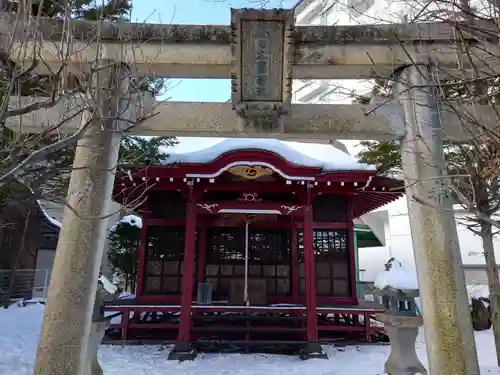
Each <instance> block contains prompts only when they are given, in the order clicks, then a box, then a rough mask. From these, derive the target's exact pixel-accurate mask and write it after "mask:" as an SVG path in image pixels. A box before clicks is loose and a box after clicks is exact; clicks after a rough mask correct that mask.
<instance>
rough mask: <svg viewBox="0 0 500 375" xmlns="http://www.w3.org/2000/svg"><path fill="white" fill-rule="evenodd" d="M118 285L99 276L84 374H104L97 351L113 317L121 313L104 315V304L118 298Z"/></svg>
mask: <svg viewBox="0 0 500 375" xmlns="http://www.w3.org/2000/svg"><path fill="white" fill-rule="evenodd" d="M116 292H117V287H116V286H115V285H114V284H112V283H111V282H110V281H109V280H108V279H107V278H106V277H104V276H100V277H99V286H98V290H97V293H96V299H95V304H94V311H93V313H92V326H91V328H90V336H89V342H88V346H87V360H86V362H85V369H84V375H102V374H103V371H102V368H101V365H100V364H99V360H98V357H97V353H98V351H99V346H100V345H101V341H102V339H103V337H104V334H105V333H106V329H107V328H108V327H109V325H110V323H111V319H113V318H114V317H115V316H117V315H120V314H121V312H119V313H117V314H113V315H111V316H104V304H105V301H106V300H109V299H114V298H116Z"/></svg>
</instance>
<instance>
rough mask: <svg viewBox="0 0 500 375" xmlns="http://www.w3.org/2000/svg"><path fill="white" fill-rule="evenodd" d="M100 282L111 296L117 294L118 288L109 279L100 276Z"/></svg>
mask: <svg viewBox="0 0 500 375" xmlns="http://www.w3.org/2000/svg"><path fill="white" fill-rule="evenodd" d="M99 281H100V282H101V284H102V287H103V288H104V290H105V291H106V292H108V293H109V294H115V293H116V291H117V290H118V287H117V286H116V285H115V284H113V283H112V282H111V281H109V280H108V278H107V277H106V276H104V275H101V276H99Z"/></svg>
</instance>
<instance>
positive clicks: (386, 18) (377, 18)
mask: <svg viewBox="0 0 500 375" xmlns="http://www.w3.org/2000/svg"><path fill="white" fill-rule="evenodd" d="M472 4H473V6H475V8H476V9H481V10H484V9H485V8H489V7H490V4H489V3H488V1H487V0H473V1H472ZM436 6H437V5H436ZM441 6H442V5H441ZM417 8H418V7H412V6H411V3H410V2H409V1H407V0H403V1H398V0H396V1H392V0H340V1H335V0H303V1H302V2H301V3H300V4H299V5H298V6H297V8H296V13H295V17H296V24H297V25H357V24H361V25H363V24H376V23H396V22H404V21H405V20H410V19H414V18H415V16H416V13H417V12H418V9H417ZM371 87H372V83H371V82H370V81H360V80H296V81H294V96H293V99H294V101H295V102H297V103H332V104H339V103H346V104H347V103H351V102H352V100H353V98H354V97H355V96H356V95H364V94H367V93H369V92H370V90H371ZM346 143H347V146H348V148H349V149H350V152H351V153H352V152H353V147H354V144H355V143H356V142H353V141H348V142H346ZM383 211H386V215H385V217H386V218H387V219H386V222H385V223H384V224H383V225H382V224H379V225H378V226H381V225H382V226H383V227H384V228H385V232H386V233H385V235H386V240H385V244H386V246H385V247H380V248H361V249H359V268H360V269H361V270H363V272H361V274H360V281H366V282H371V281H373V280H374V279H375V277H376V275H377V274H378V272H380V271H382V270H383V269H384V264H385V262H386V261H387V260H388V259H389V258H390V257H392V256H394V257H396V258H398V259H399V260H400V261H401V262H402V263H403V265H404V266H405V267H408V268H413V269H414V268H415V260H414V254H413V251H414V249H413V245H412V241H411V234H410V224H409V220H408V209H407V205H406V198H402V199H400V200H398V201H396V202H393V203H391V204H390V205H388V206H386V207H384V208H383ZM383 218H384V215H380V217H379V219H380V220H384V219H383ZM367 224H368V223H367ZM370 225H371V224H370ZM457 230H458V234H459V242H460V248H461V253H462V262H463V264H464V271H465V276H466V281H467V283H468V284H484V283H486V272H485V270H484V264H485V262H484V256H483V255H482V241H481V239H480V237H479V236H476V235H474V234H473V233H472V232H470V231H468V230H467V229H466V228H465V227H464V226H462V225H458V226H457ZM495 253H496V256H497V259H500V241H499V239H497V240H495Z"/></svg>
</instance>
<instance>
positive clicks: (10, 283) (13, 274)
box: [3, 210, 31, 309]
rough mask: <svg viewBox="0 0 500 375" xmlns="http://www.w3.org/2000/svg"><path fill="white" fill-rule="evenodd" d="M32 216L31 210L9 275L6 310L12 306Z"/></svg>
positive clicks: (5, 300)
mask: <svg viewBox="0 0 500 375" xmlns="http://www.w3.org/2000/svg"><path fill="white" fill-rule="evenodd" d="M30 214H31V210H28V212H27V213H26V221H25V223H24V230H23V237H22V239H21V245H20V246H19V249H17V253H16V255H15V256H14V261H13V262H12V266H11V268H10V274H9V279H8V281H7V292H6V293H5V298H4V301H3V307H4V309H6V308H8V307H9V304H10V298H11V297H12V291H13V289H14V282H15V280H16V271H17V266H18V264H19V260H20V259H21V256H22V254H23V251H24V240H25V239H26V234H27V233H26V232H27V231H28V225H29V222H30Z"/></svg>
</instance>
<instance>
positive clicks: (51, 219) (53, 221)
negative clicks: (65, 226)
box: [37, 200, 61, 228]
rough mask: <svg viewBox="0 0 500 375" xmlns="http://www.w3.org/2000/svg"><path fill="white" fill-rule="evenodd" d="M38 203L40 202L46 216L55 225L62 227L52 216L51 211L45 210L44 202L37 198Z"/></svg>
mask: <svg viewBox="0 0 500 375" xmlns="http://www.w3.org/2000/svg"><path fill="white" fill-rule="evenodd" d="M37 203H38V206H39V207H40V209H41V210H42V213H43V214H44V215H45V217H46V218H47V220H48V221H50V222H51V223H52V224H54V225H55V226H57V227H59V228H61V223H60V222H58V221H57V220H56V219H54V218H53V217H51V216H50V215H49V213H48V212H47V211H46V210H45V208H44V207H43V204H42V202H40V200H37Z"/></svg>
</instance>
